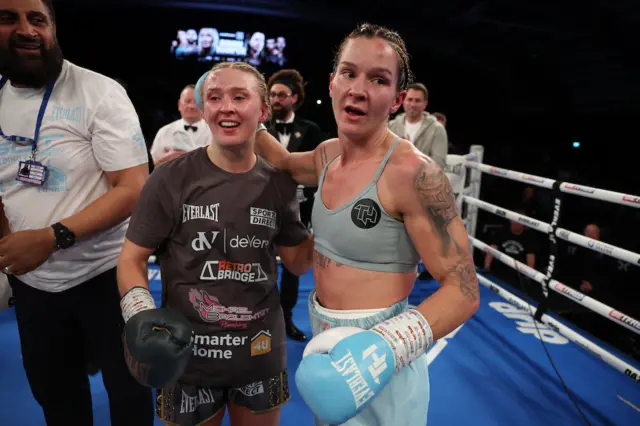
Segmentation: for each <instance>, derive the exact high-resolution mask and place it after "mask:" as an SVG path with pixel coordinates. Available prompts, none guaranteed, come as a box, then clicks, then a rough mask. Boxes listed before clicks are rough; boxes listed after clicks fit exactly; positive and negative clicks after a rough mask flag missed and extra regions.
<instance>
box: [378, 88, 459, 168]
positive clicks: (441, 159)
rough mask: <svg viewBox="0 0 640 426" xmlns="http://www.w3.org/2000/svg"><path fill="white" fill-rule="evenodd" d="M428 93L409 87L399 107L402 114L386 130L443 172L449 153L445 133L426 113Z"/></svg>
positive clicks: (442, 127)
mask: <svg viewBox="0 0 640 426" xmlns="http://www.w3.org/2000/svg"><path fill="white" fill-rule="evenodd" d="M428 103H429V92H428V91H427V88H426V86H425V85H424V84H422V83H413V84H410V85H409V87H408V89H407V96H406V97H405V99H404V102H403V103H402V107H403V108H404V113H402V114H398V115H397V116H396V117H395V118H394V119H393V120H391V121H390V122H389V130H391V131H392V132H393V133H395V134H396V135H398V136H400V137H402V138H405V139H407V140H408V141H410V142H411V143H412V144H413V145H414V146H415V147H416V148H418V150H420V152H422V153H423V154H424V155H426V156H428V157H430V158H431V159H432V160H433V161H435V162H436V163H437V164H438V165H439V166H440V167H441V168H443V169H444V168H445V164H446V161H447V153H448V141H447V131H446V130H445V129H444V126H442V124H440V123H439V122H438V120H436V118H435V117H434V116H433V115H431V114H429V113H428V112H426V111H425V109H426V108H427V104H428Z"/></svg>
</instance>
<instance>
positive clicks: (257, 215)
mask: <svg viewBox="0 0 640 426" xmlns="http://www.w3.org/2000/svg"><path fill="white" fill-rule="evenodd" d="M250 213H251V218H250V219H249V223H250V224H251V225H260V226H266V227H268V228H271V229H276V212H274V211H272V210H267V209H260V208H257V207H251V210H250Z"/></svg>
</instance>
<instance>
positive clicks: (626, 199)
mask: <svg viewBox="0 0 640 426" xmlns="http://www.w3.org/2000/svg"><path fill="white" fill-rule="evenodd" d="M465 158H466V157H465ZM464 165H465V166H467V167H470V168H472V169H476V170H480V171H481V172H484V173H488V174H491V175H494V176H498V177H503V178H507V179H511V180H515V181H518V182H522V183H527V184H531V185H534V186H539V187H541V188H547V189H553V185H554V184H555V183H556V182H557V183H558V184H559V188H560V191H561V192H564V193H567V194H574V195H579V196H582V197H585V198H592V199H594V200H599V201H608V202H610V203H616V204H621V205H623V206H629V207H634V208H637V209H638V208H640V196H637V195H632V194H625V193H622V192H615V191H609V190H606V189H599V188H593V187H590V186H585V185H578V184H575V183H571V182H560V181H556V180H555V179H549V178H545V177H541V176H536V175H530V174H527V173H522V172H517V171H514V170H509V169H503V168H500V167H495V166H491V165H489V164H482V163H478V162H476V161H465V162H464Z"/></svg>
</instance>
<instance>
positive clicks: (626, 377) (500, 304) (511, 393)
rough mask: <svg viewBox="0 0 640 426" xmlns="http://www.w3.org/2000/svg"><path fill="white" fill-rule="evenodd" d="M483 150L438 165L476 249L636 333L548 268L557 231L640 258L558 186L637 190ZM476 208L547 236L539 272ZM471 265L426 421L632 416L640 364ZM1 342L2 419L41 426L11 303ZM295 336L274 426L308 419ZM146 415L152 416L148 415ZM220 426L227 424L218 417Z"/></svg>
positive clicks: (625, 425)
mask: <svg viewBox="0 0 640 426" xmlns="http://www.w3.org/2000/svg"><path fill="white" fill-rule="evenodd" d="M482 157H483V149H482V147H480V146H473V147H472V148H471V152H470V154H468V155H464V156H454V155H450V156H448V166H447V174H448V176H449V178H450V180H451V183H452V186H453V188H454V192H455V193H456V194H457V202H458V205H459V207H460V209H461V211H463V217H464V221H465V225H466V227H467V230H468V232H469V235H470V241H471V244H472V246H473V247H474V249H477V250H479V251H480V252H483V253H487V252H488V253H491V254H492V255H493V256H494V259H495V261H500V262H502V263H504V264H505V265H507V266H510V267H511V268H513V269H515V270H517V271H519V272H520V273H522V274H523V275H524V276H526V277H528V278H530V279H531V280H532V281H534V282H536V283H538V284H539V285H540V286H541V288H542V289H543V294H545V295H546V296H548V295H549V294H550V292H553V293H554V294H559V295H561V296H563V297H564V298H566V299H567V300H570V301H571V302H572V303H575V304H578V305H581V306H582V307H584V308H588V309H590V310H592V311H593V312H596V313H597V314H599V315H601V316H602V317H604V318H607V319H608V320H609V321H612V322H613V323H615V324H616V325H618V326H619V327H624V328H626V329H628V330H630V331H631V332H633V333H636V334H640V323H639V322H638V321H637V319H634V318H631V317H630V316H628V315H626V314H625V313H623V312H620V311H618V310H616V309H615V307H610V306H607V305H605V304H604V303H602V302H600V301H598V300H595V299H593V298H591V297H589V296H587V295H585V294H582V293H580V292H578V291H576V290H574V289H571V288H569V287H568V286H566V285H564V284H563V283H562V282H560V281H558V280H556V279H555V275H554V271H555V270H556V269H557V250H556V249H557V243H558V240H560V239H561V240H564V241H567V242H571V243H573V244H576V245H580V246H582V247H584V248H586V249H589V250H593V251H596V252H599V253H602V254H604V255H605V256H610V257H614V258H617V259H622V260H624V261H626V262H629V263H632V264H633V265H636V266H631V267H638V266H637V265H638V264H639V263H638V262H639V261H640V255H638V254H637V253H633V252H630V251H628V250H625V249H622V248H619V247H614V246H612V245H609V244H606V243H604V242H601V241H595V240H591V239H589V238H586V237H583V236H581V235H579V234H576V233H574V232H572V231H570V230H568V229H564V228H562V227H561V226H560V225H561V212H562V203H563V201H562V194H563V193H570V194H575V195H582V196H586V197H589V198H593V199H596V200H600V201H603V202H612V203H618V204H621V205H625V206H629V207H630V208H639V207H640V199H639V198H638V197H635V196H632V195H627V194H620V193H615V192H611V191H605V190H602V189H597V188H589V187H585V186H581V185H576V184H573V183H567V182H559V181H555V180H552V179H547V178H543V177H538V176H533V175H528V174H524V173H520V172H517V171H513V170H506V169H501V168H497V167H493V166H491V165H487V164H484V163H483V162H482ZM483 174H491V175H494V176H497V177H500V178H506V179H510V180H514V181H518V182H522V183H524V184H527V185H536V186H539V187H543V188H546V189H549V190H551V191H553V193H554V207H555V209H554V213H553V217H551V218H549V219H550V223H545V222H543V221H540V220H537V219H534V218H531V217H527V216H524V215H521V214H519V213H516V212H513V211H509V210H507V209H504V208H502V207H500V206H496V205H493V204H489V203H487V202H485V201H482V200H480V188H481V181H482V175H483ZM479 210H483V211H486V212H489V213H493V214H495V215H497V216H499V217H502V218H505V219H507V220H514V221H517V222H520V223H522V224H524V225H525V226H527V227H529V228H531V229H533V230H535V231H538V232H540V233H541V234H543V235H545V236H546V237H547V238H548V242H549V245H550V256H549V262H548V265H546V267H545V268H544V269H542V270H540V271H538V270H535V269H532V268H530V267H528V266H526V265H524V264H522V263H520V262H518V261H516V260H514V259H513V258H511V257H509V256H507V255H506V254H505V253H501V252H499V251H498V250H495V249H493V248H491V247H490V246H489V245H488V244H486V243H485V242H483V241H481V240H480V239H478V238H476V227H477V223H478V212H479ZM478 274H479V281H480V284H481V286H480V301H481V304H480V307H479V309H478V311H477V313H476V314H475V315H474V316H473V317H472V318H471V319H470V320H469V321H467V322H466V323H465V324H463V325H462V326H460V327H459V328H458V329H456V330H455V331H453V332H452V333H450V334H449V335H448V336H446V337H444V338H442V339H440V340H438V341H437V342H436V343H435V344H434V346H433V347H432V348H431V349H430V350H429V352H428V353H427V359H428V362H429V374H430V382H431V400H430V408H429V421H428V425H429V426H451V425H453V426H458V425H461V426H464V425H474V426H495V425H505V426H513V425H517V426H540V425H550V426H551V425H553V426H556V425H557V426H572V425H585V424H591V425H594V426H595V425H604V426H609V425H611V426H613V425H615V426H632V425H634V426H636V425H639V424H640V368H639V363H638V362H636V361H634V360H632V359H631V358H630V357H628V356H626V355H625V354H623V353H622V352H620V351H619V350H617V349H616V348H614V347H612V346H610V345H608V344H607V343H605V342H601V341H598V339H596V338H595V337H593V336H591V335H589V334H588V333H586V332H585V331H583V330H581V329H579V328H577V327H576V326H574V325H573V324H571V323H569V322H568V321H566V320H564V319H562V318H560V317H559V316H558V315H556V314H555V313H553V312H551V311H550V310H548V309H545V306H544V301H543V302H542V303H541V304H537V303H535V302H534V301H533V300H532V299H530V298H529V297H528V296H527V295H526V294H524V293H523V292H520V291H519V290H517V287H518V286H517V283H511V284H514V286H512V287H515V288H514V289H512V290H507V289H506V288H505V287H507V285H505V284H504V283H502V282H500V281H499V280H497V279H495V278H494V277H492V276H490V275H487V274H484V273H483V272H482V271H480V270H478ZM148 277H149V283H150V289H151V293H152V294H153V296H154V298H155V299H156V303H160V298H161V275H160V270H159V267H158V266H157V265H155V264H153V263H150V264H149V266H148ZM439 287H440V285H439V284H438V283H437V282H435V281H434V280H429V281H421V280H417V281H416V284H415V286H414V289H413V291H412V293H411V295H410V297H409V302H410V303H411V304H414V305H416V304H418V303H420V302H421V301H422V300H424V299H425V298H427V297H429V296H430V295H431V294H433V293H434V292H435V291H437V290H438V289H439ZM313 288H314V281H313V274H312V273H311V272H308V273H307V274H305V275H304V276H302V277H301V279H300V291H299V298H298V303H297V305H296V307H295V308H294V311H293V315H294V321H295V323H296V325H297V326H298V327H299V328H300V329H301V330H303V331H304V332H305V333H307V334H308V335H310V334H311V327H310V324H309V318H308V313H307V298H308V295H309V293H310V292H311V291H312V290H313ZM535 317H537V318H538V319H539V321H536V320H535V319H534V318H535ZM0 342H1V343H2V348H3V349H2V350H0V425H7V426H23V425H24V426H36V425H38V426H39V425H43V424H44V419H43V417H42V414H41V410H40V409H39V407H38V406H37V404H36V402H35V401H34V400H33V397H32V395H31V392H30V390H29V386H28V383H27V379H26V376H25V373H24V369H23V368H22V361H21V358H20V344H19V337H18V331H17V326H16V323H15V313H14V310H13V308H8V309H4V310H0ZM304 346H305V344H304V343H301V342H295V341H292V340H289V341H288V344H287V357H288V368H289V371H290V383H289V385H290V389H291V394H292V397H291V400H290V401H289V403H287V404H286V405H285V406H284V407H283V408H282V416H281V422H280V424H281V425H283V426H306V425H312V424H313V420H312V415H311V412H310V410H309V409H308V408H307V407H306V405H305V404H304V402H303V401H302V399H301V397H300V395H299V394H298V391H297V389H296V386H295V381H294V380H293V372H294V371H295V369H296V368H297V366H298V364H299V362H300V360H301V359H302V353H303V350H304ZM559 376H560V377H561V378H562V380H561V379H560V378H559ZM90 382H91V388H92V397H93V404H94V418H95V423H94V424H95V425H96V426H107V425H110V421H109V408H108V400H107V394H106V391H105V389H104V386H103V384H102V378H101V375H100V374H98V375H96V376H94V377H91V378H90ZM576 406H577V407H579V409H580V410H579V411H578V409H577V408H576ZM406 409H411V407H406ZM583 416H584V417H583ZM155 424H156V425H161V423H160V422H159V421H157V420H156V423H155ZM223 425H229V421H228V418H226V419H225V420H224V422H223ZM407 426H413V425H407Z"/></svg>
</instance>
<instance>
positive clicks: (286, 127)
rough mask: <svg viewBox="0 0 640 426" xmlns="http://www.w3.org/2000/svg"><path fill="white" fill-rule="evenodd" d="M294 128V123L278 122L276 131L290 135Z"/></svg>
mask: <svg viewBox="0 0 640 426" xmlns="http://www.w3.org/2000/svg"><path fill="white" fill-rule="evenodd" d="M292 130H293V123H276V131H277V132H278V133H280V134H281V135H288V134H290V133H291V131H292Z"/></svg>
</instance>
